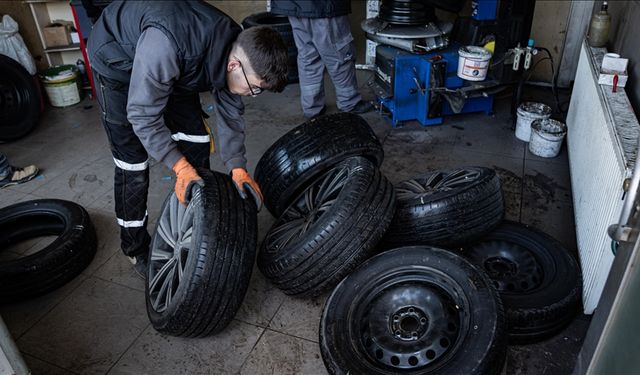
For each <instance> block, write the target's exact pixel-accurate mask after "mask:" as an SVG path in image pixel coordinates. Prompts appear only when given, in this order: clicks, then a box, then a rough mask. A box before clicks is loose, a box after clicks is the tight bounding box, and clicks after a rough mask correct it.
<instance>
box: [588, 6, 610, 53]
mask: <svg viewBox="0 0 640 375" xmlns="http://www.w3.org/2000/svg"><path fill="white" fill-rule="evenodd" d="M608 7H609V6H608V4H607V2H606V1H605V2H603V3H602V8H600V11H599V12H597V13H596V14H594V15H593V17H591V25H590V26H589V45H591V46H592V47H604V46H605V44H607V40H608V38H609V28H610V26H611V16H610V15H609V13H608V12H607V8H608Z"/></svg>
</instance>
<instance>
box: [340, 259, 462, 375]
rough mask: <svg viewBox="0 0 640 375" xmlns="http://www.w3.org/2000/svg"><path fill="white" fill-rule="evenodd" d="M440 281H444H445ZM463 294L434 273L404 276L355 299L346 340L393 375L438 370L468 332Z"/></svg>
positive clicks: (391, 278)
mask: <svg viewBox="0 0 640 375" xmlns="http://www.w3.org/2000/svg"><path fill="white" fill-rule="evenodd" d="M443 280H444V281H443ZM468 305H469V304H468V302H467V300H466V298H465V297H464V293H463V290H462V288H460V287H459V285H458V284H457V283H456V281H455V280H453V279H452V278H450V277H449V276H448V275H446V274H444V273H442V272H440V271H437V270H434V269H428V268H423V269H422V270H402V271H399V272H395V273H394V274H393V275H387V276H385V278H384V279H381V280H379V281H377V282H376V283H375V284H374V286H373V287H371V288H370V289H369V292H368V293H366V294H365V295H363V296H361V298H358V299H356V301H354V303H353V304H352V306H354V307H353V308H352V309H351V310H352V311H350V314H349V316H350V317H353V318H352V320H350V322H349V334H350V336H351V337H352V342H354V343H356V344H355V345H357V348H356V350H359V351H361V352H362V353H363V354H365V356H366V357H367V358H368V360H369V361H370V362H371V363H373V364H374V365H376V366H377V367H382V368H386V369H391V370H392V371H393V372H400V373H401V372H410V371H416V370H426V369H434V368H437V367H438V366H439V365H440V363H442V362H443V361H444V360H446V359H447V358H450V357H451V356H452V355H453V353H454V352H455V349H456V348H457V347H459V345H460V343H461V341H462V340H461V338H462V337H464V335H465V334H466V332H467V331H468V329H469V324H470V316H469V308H468Z"/></svg>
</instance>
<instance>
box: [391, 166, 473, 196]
mask: <svg viewBox="0 0 640 375" xmlns="http://www.w3.org/2000/svg"><path fill="white" fill-rule="evenodd" d="M480 174H481V170H480V169H478V168H462V169H455V170H453V171H442V172H434V173H432V174H430V175H428V176H426V177H424V178H418V179H411V180H407V181H403V182H401V183H400V184H399V185H398V187H397V188H396V196H397V197H398V199H399V200H409V199H416V198H418V199H423V198H425V197H427V196H430V195H433V194H435V193H438V192H447V191H452V190H460V189H463V188H465V187H468V186H469V185H471V184H473V183H475V181H476V180H478V178H479V177H480Z"/></svg>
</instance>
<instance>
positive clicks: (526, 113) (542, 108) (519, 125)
mask: <svg viewBox="0 0 640 375" xmlns="http://www.w3.org/2000/svg"><path fill="white" fill-rule="evenodd" d="M549 117H551V107H549V106H548V105H546V104H543V103H535V102H524V103H522V104H520V105H519V106H518V120H517V121H516V137H517V138H518V139H519V140H521V141H525V142H529V139H530V138H531V123H532V122H533V121H534V120H539V119H541V120H544V119H548V118H549Z"/></svg>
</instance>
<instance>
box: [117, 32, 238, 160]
mask: <svg viewBox="0 0 640 375" xmlns="http://www.w3.org/2000/svg"><path fill="white" fill-rule="evenodd" d="M178 78H180V68H179V61H178V55H177V53H176V50H175V49H174V47H173V45H172V44H171V42H170V41H169V39H168V38H167V36H166V35H165V34H164V33H163V32H162V31H160V30H159V29H156V28H154V27H150V28H147V29H146V30H144V31H143V32H142V34H141V35H140V39H138V43H137V45H136V54H135V57H134V59H133V70H132V72H131V83H130V84H129V97H128V101H127V119H128V120H129V122H130V123H131V125H132V126H133V131H134V132H135V133H136V135H137V136H138V138H140V141H141V142H142V145H143V146H144V148H145V149H146V150H147V152H148V153H149V155H151V157H153V158H154V159H156V160H158V161H160V162H162V163H164V164H165V165H166V166H167V167H169V168H171V167H173V165H174V164H175V163H176V162H177V161H178V159H180V158H181V157H182V154H181V153H180V151H179V150H178V145H177V143H176V142H174V141H173V140H172V139H171V131H170V130H169V128H167V127H166V126H165V123H164V117H163V114H164V110H165V107H166V105H167V101H168V100H169V96H170V95H171V93H172V92H173V84H174V82H175V81H176V80H177V79H178ZM211 94H212V96H213V101H214V108H215V112H216V118H217V122H216V125H217V134H218V144H219V146H220V157H221V158H222V161H223V163H224V165H225V167H226V168H227V169H228V170H229V171H231V170H232V169H233V168H238V167H240V168H246V164H247V159H246V157H245V146H244V138H245V135H244V129H245V123H244V120H243V119H242V115H243V114H244V104H243V103H242V98H241V97H240V96H239V95H235V94H232V93H231V92H230V91H229V90H228V89H227V88H224V89H214V90H213V91H212V92H211Z"/></svg>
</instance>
